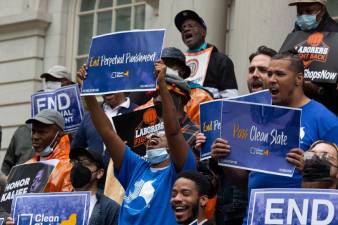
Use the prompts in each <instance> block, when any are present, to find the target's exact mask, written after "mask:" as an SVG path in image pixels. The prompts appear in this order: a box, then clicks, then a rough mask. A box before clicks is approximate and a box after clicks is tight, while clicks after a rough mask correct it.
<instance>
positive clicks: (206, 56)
mask: <svg viewBox="0 0 338 225" xmlns="http://www.w3.org/2000/svg"><path fill="white" fill-rule="evenodd" d="M212 49H213V47H211V48H207V49H204V50H203V51H200V52H187V53H185V59H186V64H187V65H188V66H189V67H190V69H191V73H190V76H189V77H188V78H187V79H185V80H187V81H191V82H194V83H196V84H200V85H202V86H203V83H204V80H205V76H206V74H207V69H208V65H209V60H210V55H211V52H212Z"/></svg>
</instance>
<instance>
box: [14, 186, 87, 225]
mask: <svg viewBox="0 0 338 225" xmlns="http://www.w3.org/2000/svg"><path fill="white" fill-rule="evenodd" d="M89 204H90V192H70V193H69V192H68V193H67V192H58V193H43V194H24V195H20V196H16V197H15V198H14V200H13V205H12V215H13V218H14V220H15V221H16V224H17V225H32V224H35V225H37V224H41V225H42V224H48V225H87V224H88V213H89Z"/></svg>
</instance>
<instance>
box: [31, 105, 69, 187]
mask: <svg viewBox="0 0 338 225" xmlns="http://www.w3.org/2000/svg"><path fill="white" fill-rule="evenodd" d="M26 123H27V124H31V125H32V136H31V138H32V148H33V151H34V156H33V158H32V159H31V160H29V161H28V162H27V163H32V162H38V161H48V160H52V159H57V160H58V162H57V164H56V165H55V168H54V170H53V172H52V174H51V175H50V177H49V180H48V183H47V185H46V187H45V190H44V192H69V191H73V186H72V184H71V182H70V176H69V174H70V171H71V169H72V165H71V163H70V162H69V151H70V144H69V141H63V140H62V136H64V135H65V134H64V128H65V121H64V119H63V117H62V115H61V114H60V113H59V112H58V111H55V110H52V109H45V110H42V111H41V112H40V113H38V114H37V115H36V116H35V117H33V118H31V119H29V120H27V121H26Z"/></svg>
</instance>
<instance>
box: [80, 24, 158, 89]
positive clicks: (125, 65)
mask: <svg viewBox="0 0 338 225" xmlns="http://www.w3.org/2000/svg"><path fill="white" fill-rule="evenodd" d="M163 38H164V30H163V29H159V30H136V31H124V32H117V33H111V34H104V35H100V36H96V37H93V39H92V43H91V47H90V52H89V57H88V63H87V65H88V71H87V73H88V75H87V78H86V80H84V82H83V85H82V90H81V92H82V95H102V94H109V93H117V92H130V91H133V92H135V91H151V90H155V89H156V80H155V76H154V71H155V67H154V62H156V61H157V60H159V59H160V58H161V52H162V47H163Z"/></svg>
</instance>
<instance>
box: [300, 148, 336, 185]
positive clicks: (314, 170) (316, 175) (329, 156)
mask: <svg viewBox="0 0 338 225" xmlns="http://www.w3.org/2000/svg"><path fill="white" fill-rule="evenodd" d="M337 179H338V147H337V146H336V145H335V144H332V143H329V142H326V141H316V142H315V143H313V144H312V145H311V147H310V149H309V151H307V152H305V154H304V170H303V181H302V187H303V188H323V189H336V188H337Z"/></svg>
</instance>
